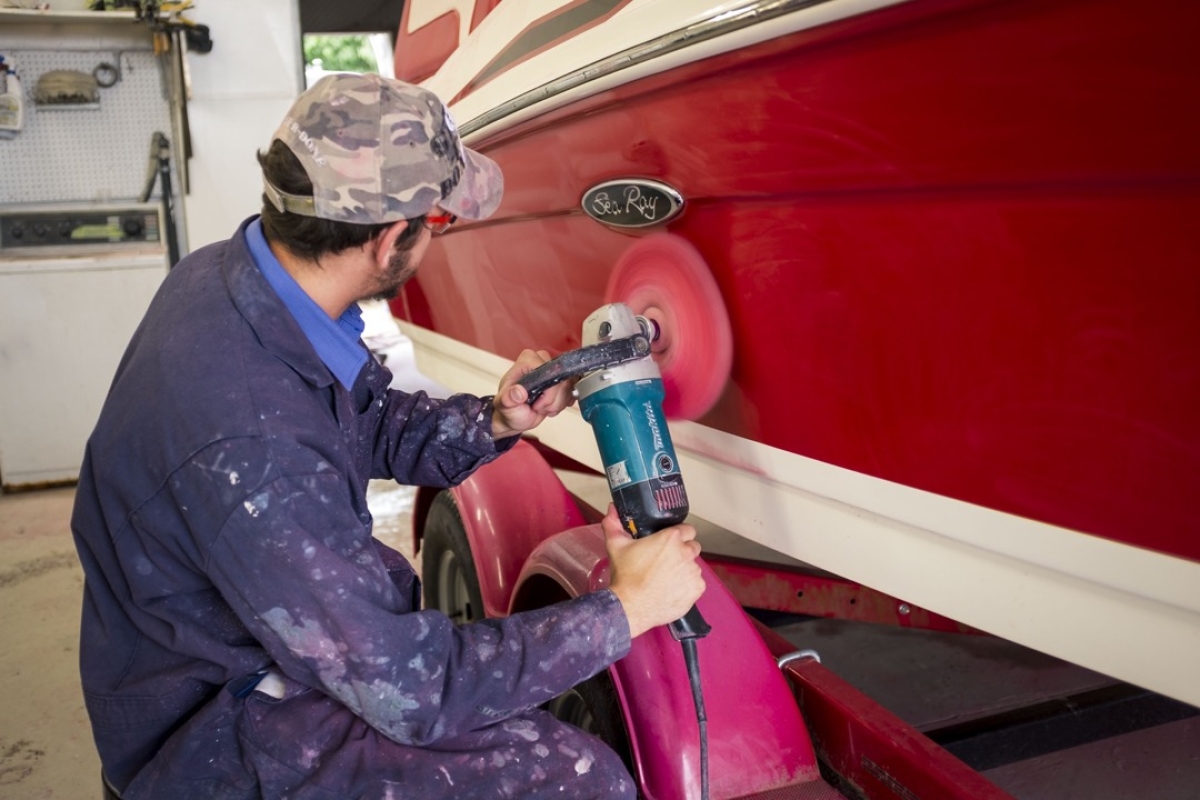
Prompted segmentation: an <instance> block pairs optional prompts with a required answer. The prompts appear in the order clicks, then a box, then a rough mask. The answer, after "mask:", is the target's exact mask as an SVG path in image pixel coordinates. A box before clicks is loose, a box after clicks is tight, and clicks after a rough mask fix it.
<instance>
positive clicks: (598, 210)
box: [581, 178, 683, 228]
mask: <svg viewBox="0 0 1200 800" xmlns="http://www.w3.org/2000/svg"><path fill="white" fill-rule="evenodd" d="M581 205H582V206H583V210H584V213H586V214H587V215H588V216H589V217H591V218H592V219H594V220H596V221H597V222H601V223H603V224H605V225H611V226H613V227H614V228H648V227H650V226H651V225H662V224H663V223H664V222H667V221H668V220H671V219H674V218H675V217H677V216H678V215H679V212H680V211H683V195H681V194H680V193H679V192H677V191H675V190H674V189H672V188H671V187H670V186H668V185H667V184H665V183H660V182H659V181H652V180H648V179H645V178H619V179H617V180H614V181H605V182H604V183H598V184H596V185H595V186H593V187H592V188H590V189H588V190H587V191H586V192H585V193H584V195H583V201H582V203H581Z"/></svg>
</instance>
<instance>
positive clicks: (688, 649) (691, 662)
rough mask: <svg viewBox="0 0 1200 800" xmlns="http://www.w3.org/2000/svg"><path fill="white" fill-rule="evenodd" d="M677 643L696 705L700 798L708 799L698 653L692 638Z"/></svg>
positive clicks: (704, 716) (705, 716) (705, 718)
mask: <svg viewBox="0 0 1200 800" xmlns="http://www.w3.org/2000/svg"><path fill="white" fill-rule="evenodd" d="M679 644H680V645H682V647H683V661H684V663H685V664H686V665H687V671H688V683H690V684H691V687H692V702H693V703H694V704H695V705H696V726H697V728H699V731H700V798H701V800H708V713H707V712H706V711H705V710H704V690H703V689H702V688H701V686H700V655H699V653H698V652H697V650H696V640H695V639H694V638H689V639H681V640H680V641H679Z"/></svg>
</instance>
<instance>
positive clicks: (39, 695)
mask: <svg viewBox="0 0 1200 800" xmlns="http://www.w3.org/2000/svg"><path fill="white" fill-rule="evenodd" d="M413 495H414V490H413V489H411V488H408V487H402V486H397V485H396V484H394V483H389V482H385V481H376V482H374V483H372V485H371V489H370V493H369V496H368V499H369V501H370V506H371V512H372V514H373V515H374V516H375V533H376V536H378V537H379V538H380V539H381V540H382V541H383V542H384V543H386V544H388V545H389V546H391V547H394V548H396V549H397V550H399V551H400V552H402V553H404V554H405V555H406V556H408V557H409V559H410V560H412V561H413V563H414V564H415V565H417V567H418V568H419V566H420V564H419V562H418V561H416V560H415V559H413V557H412V545H411V535H410V532H409V531H410V526H411V512H412V501H413ZM74 499H75V490H74V489H73V488H66V489H46V490H40V491H31V492H23V493H18V494H9V495H0V642H3V647H2V648H0V798H3V800H44V798H62V799H63V800H88V798H96V800H99V798H100V760H99V758H97V756H96V750H95V747H94V745H93V743H92V733H91V728H90V727H89V725H88V720H87V714H86V713H85V712H84V708H83V695H82V693H81V691H80V687H79V671H78V666H79V611H80V604H81V601H82V597H83V571H82V569H81V568H80V566H79V559H78V557H77V556H76V555H75V545H74V543H73V542H72V540H71V531H70V519H71V505H72V503H73V502H74Z"/></svg>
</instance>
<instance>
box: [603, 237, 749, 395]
mask: <svg viewBox="0 0 1200 800" xmlns="http://www.w3.org/2000/svg"><path fill="white" fill-rule="evenodd" d="M605 302H607V303H625V304H626V305H628V306H629V307H630V308H631V309H633V313H635V314H639V315H641V316H643V317H646V318H647V319H649V320H652V321H653V322H655V323H656V324H657V325H658V329H659V335H658V338H657V339H655V341H654V344H653V345H652V347H651V351H652V353H653V356H654V360H655V362H656V363H657V364H658V368H659V370H660V371H661V372H662V376H663V388H664V390H665V391H666V397H665V399H664V400H663V412H664V413H665V414H666V415H667V416H668V417H670V418H671V419H698V418H700V417H701V416H703V415H704V414H705V413H706V412H707V411H708V410H709V409H710V408H712V407H713V404H715V403H716V402H717V398H719V397H720V396H721V390H722V389H724V387H725V382H726V381H727V380H728V379H729V372H730V369H731V368H732V367H733V333H732V331H731V330H730V327H729V316H728V314H726V312H725V303H724V301H723V300H722V299H721V292H720V290H719V289H718V288H717V283H716V281H715V280H714V279H713V276H712V272H711V271H710V270H709V268H708V265H707V264H705V263H704V259H703V258H701V257H700V254H699V253H698V252H696V248H694V247H692V245H691V244H690V243H689V242H688V241H687V240H686V239H683V238H681V237H679V236H675V235H674V234H670V233H656V234H653V235H651V236H647V237H646V238H644V239H640V240H639V241H638V242H637V243H636V244H634V245H633V246H632V247H630V248H629V249H628V250H626V251H625V253H624V254H622V256H621V258H620V259H619V260H618V261H617V265H616V266H615V267H614V268H613V272H612V275H611V276H610V277H609V279H608V289H607V290H606V292H605Z"/></svg>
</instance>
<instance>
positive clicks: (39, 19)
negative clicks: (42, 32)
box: [0, 8, 137, 25]
mask: <svg viewBox="0 0 1200 800" xmlns="http://www.w3.org/2000/svg"><path fill="white" fill-rule="evenodd" d="M0 20H3V21H4V22H6V23H9V22H13V23H16V22H34V23H43V24H44V23H48V22H50V23H53V22H71V23H76V22H87V23H99V24H111V23H123V24H125V25H128V24H129V23H131V22H136V21H137V14H136V12H135V11H134V10H133V9H124V8H122V9H117V10H114V11H54V10H53V9H52V10H50V11H39V10H37V9H33V8H0Z"/></svg>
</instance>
